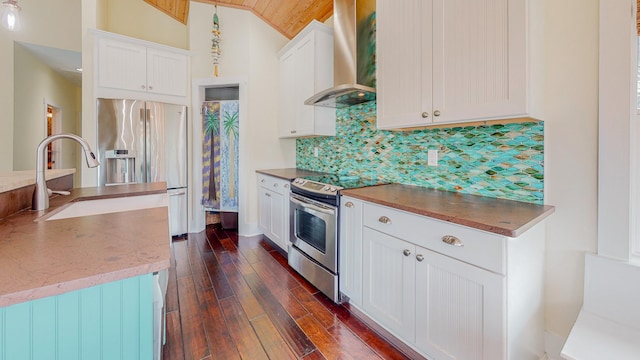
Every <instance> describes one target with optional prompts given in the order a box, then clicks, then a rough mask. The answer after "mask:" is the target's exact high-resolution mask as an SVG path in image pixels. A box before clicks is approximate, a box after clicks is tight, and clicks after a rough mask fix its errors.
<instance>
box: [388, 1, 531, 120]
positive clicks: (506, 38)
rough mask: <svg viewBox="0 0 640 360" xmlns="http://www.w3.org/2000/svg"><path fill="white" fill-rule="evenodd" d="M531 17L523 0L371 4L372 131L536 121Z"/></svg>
mask: <svg viewBox="0 0 640 360" xmlns="http://www.w3.org/2000/svg"><path fill="white" fill-rule="evenodd" d="M534 13H536V11H535V10H534V9H533V7H532V6H529V4H528V1H527V0H478V1H462V0H407V1H402V2H397V1H391V0H378V1H377V40H376V48H377V52H376V56H377V93H378V94H377V105H378V121H377V124H378V128H381V129H394V128H405V127H415V126H425V125H431V124H434V123H454V122H465V121H477V120H493V119H502V118H515V117H522V116H532V117H534V116H539V115H540V114H538V113H537V112H536V111H537V109H534V106H533V105H534V102H533V100H532V97H533V95H534V94H533V93H534V92H535V89H534V86H533V84H532V83H531V81H532V80H533V81H534V82H536V81H535V79H533V77H534V76H533V71H532V69H533V68H536V67H535V66H533V64H534V61H535V60H536V58H535V57H534V55H537V54H534V52H533V51H532V48H533V46H534V45H536V44H538V42H536V41H535V40H536V37H535V36H534V34H533V32H531V31H530V29H537V27H536V26H535V24H533V22H532V21H529V20H530V19H529V17H530V16H531V14H534ZM528 25H529V28H527V26H528Z"/></svg>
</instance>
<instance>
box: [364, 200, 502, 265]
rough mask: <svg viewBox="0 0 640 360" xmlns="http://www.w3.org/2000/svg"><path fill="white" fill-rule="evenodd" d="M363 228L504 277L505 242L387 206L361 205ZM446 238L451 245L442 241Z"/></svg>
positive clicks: (488, 235) (469, 229)
mask: <svg viewBox="0 0 640 360" xmlns="http://www.w3.org/2000/svg"><path fill="white" fill-rule="evenodd" d="M363 222H364V226H367V227H369V228H371V229H375V230H378V231H381V232H383V233H385V234H388V235H391V236H394V237H397V238H399V239H402V240H406V241H409V242H411V243H413V244H415V245H417V246H421V247H424V248H427V249H429V250H432V251H435V252H438V253H440V254H443V255H447V256H450V257H452V258H454V259H458V260H461V261H464V262H466V263H469V264H472V265H475V266H478V267H481V268H485V269H487V270H490V271H493V272H496V273H499V274H505V273H506V269H505V254H506V238H505V237H503V236H500V235H495V234H490V233H487V232H483V231H479V230H475V229H471V228H468V227H464V226H461V225H454V224H450V223H446V222H443V221H440V220H435V219H432V218H428V217H424V216H420V215H416V214H411V213H408V212H405V211H401V210H396V209H392V208H389V207H386V206H380V205H374V204H369V203H365V204H364V216H363ZM446 237H449V239H450V240H449V241H450V242H451V243H458V245H459V246H456V245H454V244H449V243H447V242H445V241H444V239H445V238H446Z"/></svg>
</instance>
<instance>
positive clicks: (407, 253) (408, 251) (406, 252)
mask: <svg viewBox="0 0 640 360" xmlns="http://www.w3.org/2000/svg"><path fill="white" fill-rule="evenodd" d="M402 253H403V254H404V256H409V255H411V250H409V249H404V251H403V252H402Z"/></svg>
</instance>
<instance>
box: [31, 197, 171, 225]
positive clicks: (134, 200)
mask: <svg viewBox="0 0 640 360" xmlns="http://www.w3.org/2000/svg"><path fill="white" fill-rule="evenodd" d="M162 206H169V198H168V196H167V194H152V195H140V196H127V197H119V198H110V199H100V200H85V201H77V202H72V203H69V204H67V205H64V206H62V207H60V208H59V209H56V210H54V211H52V212H50V213H49V214H47V215H44V216H43V217H41V218H39V219H38V221H42V220H44V221H51V220H61V219H68V218H74V217H80V216H90V215H99V214H108V213H116V212H122V211H131V210H141V209H149V208H154V207H162Z"/></svg>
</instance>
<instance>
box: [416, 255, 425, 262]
mask: <svg viewBox="0 0 640 360" xmlns="http://www.w3.org/2000/svg"><path fill="white" fill-rule="evenodd" d="M416 260H418V261H420V262H422V260H424V255H422V254H418V255H416Z"/></svg>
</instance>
